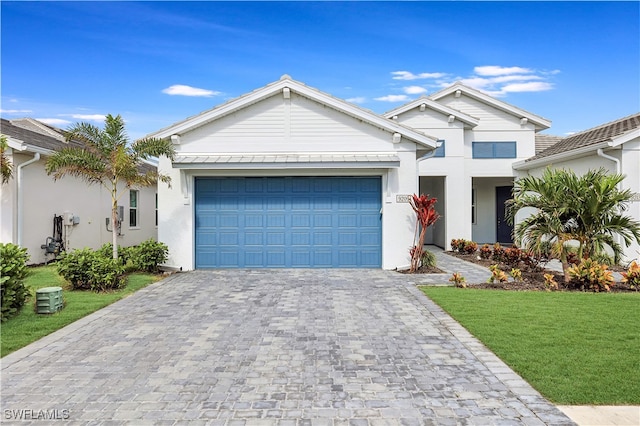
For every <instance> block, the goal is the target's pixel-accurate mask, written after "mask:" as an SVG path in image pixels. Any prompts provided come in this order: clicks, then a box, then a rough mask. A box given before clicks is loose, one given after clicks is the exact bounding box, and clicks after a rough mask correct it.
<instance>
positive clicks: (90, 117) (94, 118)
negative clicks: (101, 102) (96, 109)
mask: <svg viewBox="0 0 640 426" xmlns="http://www.w3.org/2000/svg"><path fill="white" fill-rule="evenodd" d="M71 117H72V118H75V119H77V120H88V121H100V122H102V121H104V120H105V118H107V117H106V116H105V115H103V114H71Z"/></svg>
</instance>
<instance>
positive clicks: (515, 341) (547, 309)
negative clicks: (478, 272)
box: [421, 287, 640, 405]
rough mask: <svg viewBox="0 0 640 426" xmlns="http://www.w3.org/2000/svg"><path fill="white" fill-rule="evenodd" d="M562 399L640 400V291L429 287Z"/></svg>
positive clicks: (547, 392) (548, 393)
mask: <svg viewBox="0 0 640 426" xmlns="http://www.w3.org/2000/svg"><path fill="white" fill-rule="evenodd" d="M421 289H422V291H423V292H424V293H425V294H426V295H427V296H428V297H430V298H431V299H432V300H433V301H434V302H435V303H437V304H438V305H440V306H441V307H442V308H443V309H444V310H445V311H447V312H448V313H449V314H450V315H451V316H452V317H453V318H455V320H456V321H458V322H459V323H460V324H462V326H464V327H465V328H466V329H467V330H469V332H470V333H471V334H473V335H474V336H476V337H477V338H478V339H479V340H481V341H482V342H483V343H484V344H485V346H487V347H488V348H489V349H491V350H492V351H493V352H494V353H495V354H496V355H497V356H498V357H500V358H501V359H502V360H503V361H504V362H505V363H507V364H508V365H509V366H510V367H511V368H512V369H513V370H515V371H516V372H517V373H518V374H520V375H521V376H522V377H523V378H524V379H525V380H526V381H527V382H528V383H529V384H531V386H533V387H534V388H535V389H536V390H538V391H539V392H540V393H541V394H543V395H544V396H545V397H546V398H547V399H549V400H551V401H552V402H554V403H556V404H571V405H573V404H594V405H627V404H628V405H639V404H640V359H639V357H640V333H639V332H638V325H639V324H640V293H607V294H603V293H581V292H571V293H569V292H552V293H548V292H536V291H531V292H529V291H501V290H480V289H459V288H453V287H422V288H421Z"/></svg>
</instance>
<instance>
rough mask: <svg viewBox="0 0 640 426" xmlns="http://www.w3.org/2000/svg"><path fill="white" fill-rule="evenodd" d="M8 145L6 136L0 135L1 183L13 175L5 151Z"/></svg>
mask: <svg viewBox="0 0 640 426" xmlns="http://www.w3.org/2000/svg"><path fill="white" fill-rule="evenodd" d="M8 147H9V144H8V142H7V137H6V136H5V135H0V176H1V178H2V184H5V183H7V182H9V179H11V176H13V164H12V163H11V160H9V157H8V156H7V154H5V151H6V150H7V148H8Z"/></svg>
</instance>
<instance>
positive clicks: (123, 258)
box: [96, 243, 132, 265]
mask: <svg viewBox="0 0 640 426" xmlns="http://www.w3.org/2000/svg"><path fill="white" fill-rule="evenodd" d="M131 249H132V247H122V246H118V260H120V263H122V264H123V265H126V264H127V262H128V261H129V259H130V258H131ZM96 253H98V254H99V255H100V256H102V257H105V258H113V244H111V243H107V244H105V245H103V246H102V247H100V248H99V249H98V250H96Z"/></svg>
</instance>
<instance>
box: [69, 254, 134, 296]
mask: <svg viewBox="0 0 640 426" xmlns="http://www.w3.org/2000/svg"><path fill="white" fill-rule="evenodd" d="M102 248H103V249H104V246H103V247H102ZM105 251H106V250H102V249H100V250H98V251H93V250H91V249H82V250H74V251H72V252H70V253H64V254H63V255H62V256H61V257H60V260H59V261H58V264H57V268H58V273H59V274H60V275H61V276H62V277H63V278H64V279H65V280H67V281H69V283H71V287H72V288H73V289H74V290H93V291H107V290H116V289H119V288H121V287H122V286H123V285H124V283H125V277H124V265H123V264H122V261H121V260H120V259H112V258H111V253H110V252H109V255H108V256H105Z"/></svg>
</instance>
